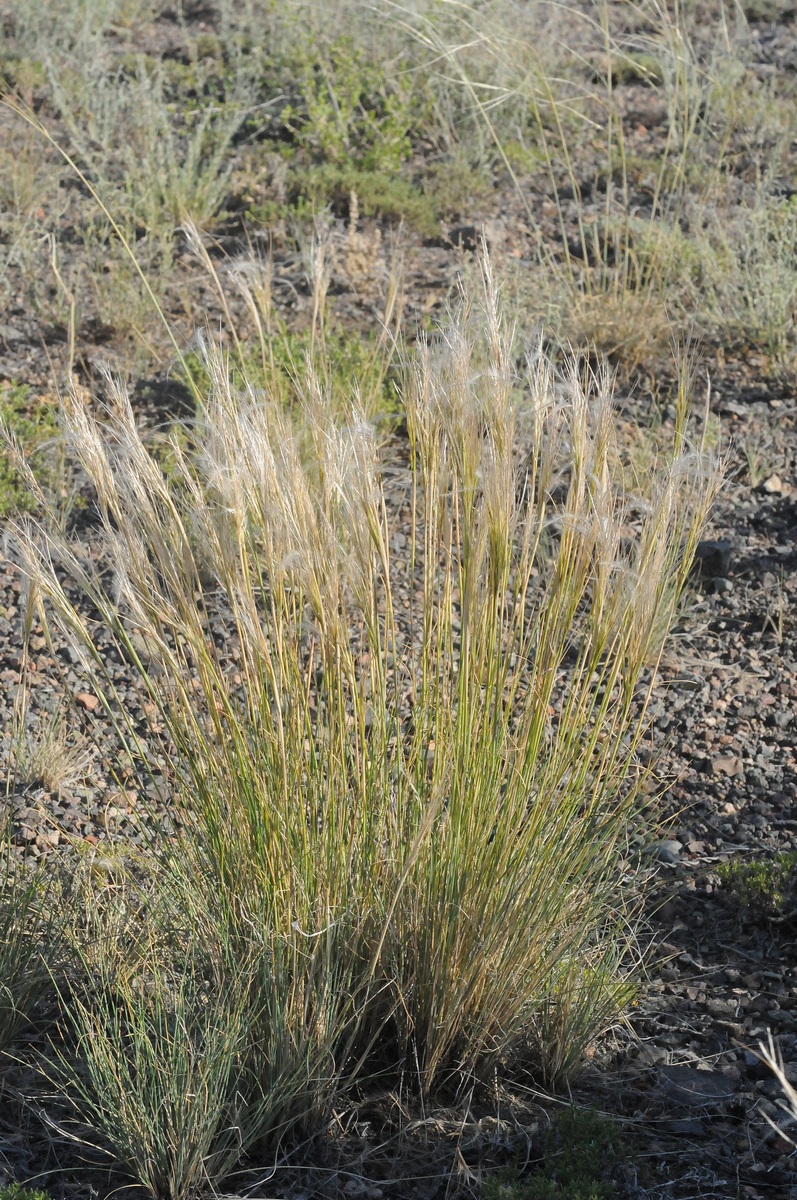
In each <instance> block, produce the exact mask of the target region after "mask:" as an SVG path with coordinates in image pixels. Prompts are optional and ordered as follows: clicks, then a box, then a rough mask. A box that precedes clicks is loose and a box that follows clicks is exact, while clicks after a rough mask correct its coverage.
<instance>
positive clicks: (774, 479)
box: [761, 475, 783, 496]
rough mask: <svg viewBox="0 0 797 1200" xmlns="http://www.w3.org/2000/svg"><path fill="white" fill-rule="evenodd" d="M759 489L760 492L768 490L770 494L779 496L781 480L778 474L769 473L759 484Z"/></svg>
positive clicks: (781, 487) (781, 489)
mask: <svg viewBox="0 0 797 1200" xmlns="http://www.w3.org/2000/svg"><path fill="white" fill-rule="evenodd" d="M761 490H762V492H768V493H769V495H770V496H779V495H780V493H781V492H782V491H783V481H782V480H781V478H780V475H770V476H769V478H768V479H765V480H764V482H763V483H762V484H761Z"/></svg>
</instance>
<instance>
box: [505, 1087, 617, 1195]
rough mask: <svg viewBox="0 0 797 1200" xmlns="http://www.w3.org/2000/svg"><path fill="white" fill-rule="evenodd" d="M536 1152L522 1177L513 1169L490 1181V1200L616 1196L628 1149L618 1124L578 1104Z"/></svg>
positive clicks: (544, 1136) (546, 1135)
mask: <svg viewBox="0 0 797 1200" xmlns="http://www.w3.org/2000/svg"><path fill="white" fill-rule="evenodd" d="M532 1153H533V1156H534V1164H533V1165H532V1166H531V1168H530V1169H528V1170H525V1171H524V1172H523V1174H522V1175H519V1174H518V1173H516V1172H513V1171H511V1170H510V1171H505V1172H503V1173H502V1174H501V1175H499V1177H498V1178H497V1179H495V1180H489V1181H487V1182H486V1183H485V1184H484V1186H483V1188H482V1194H483V1196H484V1198H485V1200H614V1197H615V1196H617V1194H618V1179H617V1173H618V1168H619V1167H620V1165H621V1163H622V1161H623V1158H624V1157H625V1155H626V1154H627V1153H628V1151H627V1147H626V1146H625V1144H624V1139H623V1137H622V1134H621V1132H620V1130H619V1129H618V1127H617V1126H616V1125H615V1124H614V1122H612V1121H610V1120H608V1119H607V1118H606V1117H603V1116H601V1115H600V1114H599V1113H596V1112H589V1111H585V1110H583V1109H576V1108H574V1109H570V1110H568V1111H566V1112H564V1113H562V1114H561V1115H557V1116H556V1117H555V1119H554V1121H553V1124H552V1126H551V1128H550V1130H548V1131H547V1132H546V1133H544V1134H542V1136H541V1137H540V1139H539V1144H537V1145H534V1146H533V1147H532Z"/></svg>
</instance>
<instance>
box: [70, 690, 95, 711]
mask: <svg viewBox="0 0 797 1200" xmlns="http://www.w3.org/2000/svg"><path fill="white" fill-rule="evenodd" d="M75 704H77V706H78V708H83V709H85V710H86V712H94V710H95V709H96V707H97V705H98V704H99V699H98V698H97V696H92V694H91V692H78V694H77V695H76V696H75Z"/></svg>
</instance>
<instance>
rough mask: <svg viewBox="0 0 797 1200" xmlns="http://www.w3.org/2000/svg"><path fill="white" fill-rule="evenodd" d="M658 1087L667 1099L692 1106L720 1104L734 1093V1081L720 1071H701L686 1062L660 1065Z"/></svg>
mask: <svg viewBox="0 0 797 1200" xmlns="http://www.w3.org/2000/svg"><path fill="white" fill-rule="evenodd" d="M659 1087H660V1089H661V1091H662V1092H663V1093H664V1095H665V1096H666V1097H667V1099H668V1100H672V1101H673V1102H674V1103H676V1104H685V1105H689V1106H690V1107H692V1108H706V1107H708V1106H709V1105H716V1104H722V1103H723V1102H724V1101H726V1100H730V1098H731V1097H732V1096H733V1093H734V1081H733V1080H732V1079H729V1078H728V1077H727V1076H726V1075H723V1074H722V1072H721V1071H701V1070H699V1068H697V1067H692V1066H688V1065H687V1064H679V1065H677V1066H673V1067H662V1068H661V1071H660V1072H659Z"/></svg>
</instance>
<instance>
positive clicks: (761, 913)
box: [717, 851, 797, 922]
mask: <svg viewBox="0 0 797 1200" xmlns="http://www.w3.org/2000/svg"><path fill="white" fill-rule="evenodd" d="M717 874H718V875H719V877H720V879H721V880H722V883H723V885H724V886H725V887H726V888H727V889H728V891H729V892H730V893H731V895H733V896H734V897H735V899H736V900H737V901H738V903H739V904H740V905H741V906H742V908H744V909H745V910H746V911H747V912H748V913H749V914H750V915H751V916H753V917H756V918H758V919H761V918H764V919H766V920H771V921H778V922H781V921H790V920H793V919H794V918H795V917H797V853H794V852H793V851H789V852H785V853H783V854H777V855H775V856H774V857H773V858H766V859H760V860H759V861H758V862H746V863H743V862H729V863H723V864H722V866H720V867H719V868H718V871H717Z"/></svg>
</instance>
